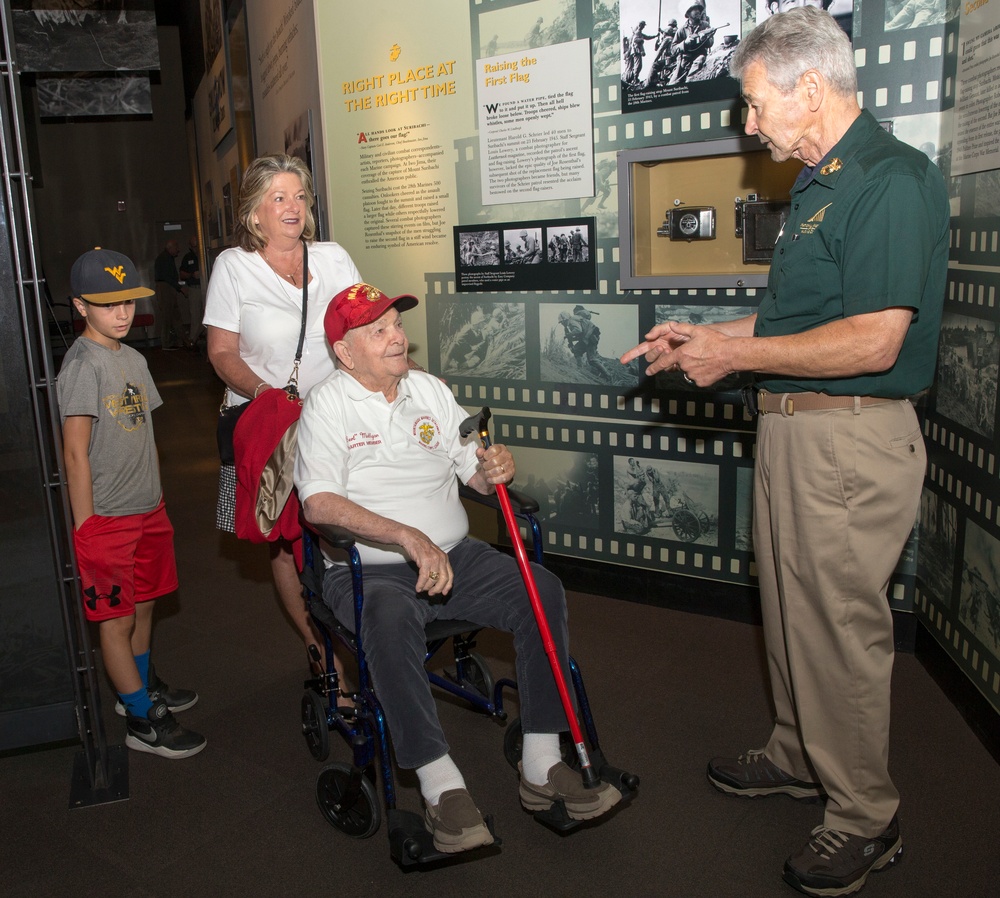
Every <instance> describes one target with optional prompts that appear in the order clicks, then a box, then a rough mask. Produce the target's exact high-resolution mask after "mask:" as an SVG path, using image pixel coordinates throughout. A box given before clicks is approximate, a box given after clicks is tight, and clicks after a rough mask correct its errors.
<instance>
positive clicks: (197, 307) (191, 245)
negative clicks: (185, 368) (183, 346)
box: [180, 234, 205, 349]
mask: <svg viewBox="0 0 1000 898" xmlns="http://www.w3.org/2000/svg"><path fill="white" fill-rule="evenodd" d="M180 281H181V282H183V284H184V286H185V288H186V289H187V302H188V308H189V309H190V310H191V312H190V314H191V323H190V325H189V326H188V342H189V343H190V344H191V348H192V349H195V348H196V347H197V346H198V341H199V340H200V339H201V338H202V337H203V336H204V334H205V325H204V324H203V323H202V319H203V318H204V317H205V299H204V297H203V296H202V292H201V256H200V255H199V254H198V235H197V234H192V235H191V239H190V240H188V251H187V252H186V253H185V254H184V258H183V259H181V270H180Z"/></svg>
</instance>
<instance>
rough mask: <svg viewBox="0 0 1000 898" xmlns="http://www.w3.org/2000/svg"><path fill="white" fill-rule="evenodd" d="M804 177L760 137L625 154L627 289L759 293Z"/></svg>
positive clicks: (621, 164) (621, 181)
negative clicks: (780, 159)
mask: <svg viewBox="0 0 1000 898" xmlns="http://www.w3.org/2000/svg"><path fill="white" fill-rule="evenodd" d="M801 169H802V165H801V163H798V162H796V161H794V160H792V161H789V162H784V163H778V162H775V161H774V160H772V159H771V155H770V153H769V152H768V151H767V150H766V149H765V148H764V147H763V146H762V144H761V142H760V141H759V140H758V139H757V138H756V137H734V138H725V139H722V140H710V141H702V142H700V143H688V144H679V145H676V146H669V147H648V148H645V149H641V150H623V151H622V152H620V153H619V154H618V210H619V211H618V215H619V241H620V243H619V249H620V254H621V286H622V288H624V289H631V290H634V289H651V290H656V289H678V288H700V287H723V288H725V287H763V286H764V285H765V284H766V283H767V269H768V264H769V262H770V259H771V250H772V248H773V246H774V241H775V240H776V239H777V236H778V233H779V232H780V229H781V225H782V224H783V223H784V219H785V215H786V212H787V208H788V195H789V190H790V189H791V186H792V184H793V182H794V181H795V178H796V176H797V175H798V173H799V172H800V171H801Z"/></svg>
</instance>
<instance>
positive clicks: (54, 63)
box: [11, 0, 160, 72]
mask: <svg viewBox="0 0 1000 898" xmlns="http://www.w3.org/2000/svg"><path fill="white" fill-rule="evenodd" d="M11 16H12V19H13V26H14V41H15V43H16V44H17V63H18V68H19V69H20V70H21V71H22V72H108V71H112V72H126V71H131V72H142V71H152V70H156V69H159V67H160V49H159V44H158V43H157V39H156V14H155V11H154V9H153V0H72V2H67V0H12V2H11Z"/></svg>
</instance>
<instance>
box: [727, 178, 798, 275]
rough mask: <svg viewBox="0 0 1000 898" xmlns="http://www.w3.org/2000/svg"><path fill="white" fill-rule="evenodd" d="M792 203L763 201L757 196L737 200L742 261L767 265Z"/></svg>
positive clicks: (737, 234) (737, 221)
mask: <svg viewBox="0 0 1000 898" xmlns="http://www.w3.org/2000/svg"><path fill="white" fill-rule="evenodd" d="M790 209H791V203H788V202H777V201H774V200H762V199H760V198H759V197H758V196H757V194H756V193H751V194H748V195H747V198H746V199H745V200H743V199H741V198H740V197H736V236H737V237H742V238H743V261H744V262H763V263H768V262H770V261H771V257H772V256H773V255H774V244H775V243H776V242H777V240H778V235H779V234H780V233H781V229H782V228H783V227H784V225H785V221H786V220H787V219H788V213H789V211H790Z"/></svg>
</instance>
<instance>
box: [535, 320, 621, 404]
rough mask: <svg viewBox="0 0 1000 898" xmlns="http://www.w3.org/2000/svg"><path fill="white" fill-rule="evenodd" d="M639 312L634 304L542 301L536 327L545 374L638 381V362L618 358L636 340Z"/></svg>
mask: <svg viewBox="0 0 1000 898" xmlns="http://www.w3.org/2000/svg"><path fill="white" fill-rule="evenodd" d="M638 317H639V311H638V309H637V307H636V306H634V305H621V304H613V305H611V304H597V303H592V302H562V303H541V304H540V305H539V307H538V330H539V347H540V372H541V377H542V380H544V381H548V382H550V383H573V384H613V385H617V386H620V387H625V388H628V387H634V386H636V385H637V384H638V383H639V368H638V363H637V362H631V363H629V364H628V365H623V364H622V363H621V362H620V361H618V359H619V357H620V356H621V355H622V353H623V352H625V350H627V349H630V348H631V347H632V346H634V345H635V334H636V332H637V330H638Z"/></svg>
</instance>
